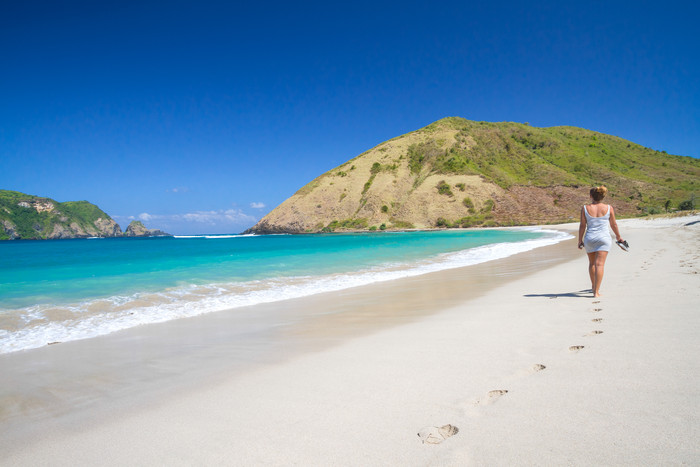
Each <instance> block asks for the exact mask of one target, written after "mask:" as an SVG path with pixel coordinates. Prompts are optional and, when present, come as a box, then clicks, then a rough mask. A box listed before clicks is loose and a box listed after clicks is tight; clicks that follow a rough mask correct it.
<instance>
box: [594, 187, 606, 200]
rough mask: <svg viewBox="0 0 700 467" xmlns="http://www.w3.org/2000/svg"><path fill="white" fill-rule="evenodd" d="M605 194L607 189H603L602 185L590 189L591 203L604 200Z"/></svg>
mask: <svg viewBox="0 0 700 467" xmlns="http://www.w3.org/2000/svg"><path fill="white" fill-rule="evenodd" d="M607 193H608V189H607V188H605V187H604V186H603V185H601V186H597V187H595V188H591V198H593V201H600V200H602V199H603V198H605V195H606V194H607Z"/></svg>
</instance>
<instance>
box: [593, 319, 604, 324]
mask: <svg viewBox="0 0 700 467" xmlns="http://www.w3.org/2000/svg"><path fill="white" fill-rule="evenodd" d="M591 321H593V322H594V323H600V322H601V321H603V318H593V319H592V320H591Z"/></svg>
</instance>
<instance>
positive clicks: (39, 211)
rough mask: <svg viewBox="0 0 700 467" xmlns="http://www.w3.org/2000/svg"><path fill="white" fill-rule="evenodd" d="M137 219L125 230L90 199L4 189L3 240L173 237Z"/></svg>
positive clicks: (0, 210)
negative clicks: (65, 198)
mask: <svg viewBox="0 0 700 467" xmlns="http://www.w3.org/2000/svg"><path fill="white" fill-rule="evenodd" d="M169 235H170V234H167V233H165V232H163V231H161V230H156V229H153V230H149V229H147V228H146V227H145V226H144V225H143V223H141V222H140V221H133V222H131V223H130V224H129V226H128V227H127V229H126V231H125V232H123V233H122V230H121V227H119V224H117V223H116V222H115V221H114V220H113V219H112V218H111V217H110V216H109V215H108V214H107V213H105V212H104V211H102V210H101V209H100V208H99V207H97V206H95V205H94V204H92V203H89V202H87V201H67V202H64V203H59V202H58V201H55V200H53V199H51V198H45V197H40V196H34V195H28V194H25V193H20V192H18V191H9V190H0V240H41V239H61V238H88V237H153V236H169Z"/></svg>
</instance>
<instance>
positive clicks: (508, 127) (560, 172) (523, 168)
mask: <svg viewBox="0 0 700 467" xmlns="http://www.w3.org/2000/svg"><path fill="white" fill-rule="evenodd" d="M446 127H447V128H453V129H456V130H458V133H457V134H456V135H455V137H454V141H448V140H445V139H444V138H430V137H428V138H427V139H426V141H425V142H424V143H420V144H417V145H413V147H412V148H409V152H408V154H407V157H408V158H409V161H410V164H411V167H412V169H414V170H420V169H423V167H424V166H427V167H428V169H429V170H430V171H433V172H436V173H445V174H474V175H481V176H483V177H485V178H487V179H489V180H491V181H493V182H494V183H496V184H498V185H499V186H501V187H503V188H510V187H512V186H513V185H532V186H540V187H546V186H552V185H562V186H579V185H586V186H588V185H594V184H606V185H609V186H610V187H613V188H614V189H615V190H617V191H620V192H624V195H625V196H627V197H629V199H636V200H638V201H639V206H640V207H642V208H644V207H656V208H661V207H662V206H663V205H664V204H665V202H666V201H667V200H671V205H673V206H676V205H678V204H679V203H680V202H681V201H683V200H684V199H687V198H688V196H689V195H690V193H692V192H694V191H695V190H697V189H698V187H699V185H698V183H700V160H698V159H693V158H690V157H683V156H672V155H669V154H666V153H665V152H664V151H656V150H653V149H650V148H646V147H643V146H640V145H638V144H635V143H633V142H631V141H627V140H624V139H622V138H618V137H616V136H610V135H606V134H602V133H597V132H594V131H589V130H584V129H582V128H575V127H565V126H562V127H552V128H534V127H531V126H529V125H527V124H520V123H488V122H472V121H469V120H465V119H462V118H456V117H452V118H446V119H443V120H440V121H438V122H435V123H433V124H431V125H429V126H427V127H425V128H424V129H422V130H419V131H421V132H424V133H426V134H427V135H430V133H439V130H441V129H444V128H446Z"/></svg>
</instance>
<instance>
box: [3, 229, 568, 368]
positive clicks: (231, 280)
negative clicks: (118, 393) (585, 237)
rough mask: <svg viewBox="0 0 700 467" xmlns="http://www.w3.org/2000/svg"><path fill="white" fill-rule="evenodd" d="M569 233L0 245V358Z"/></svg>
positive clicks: (472, 258)
mask: <svg viewBox="0 0 700 467" xmlns="http://www.w3.org/2000/svg"><path fill="white" fill-rule="evenodd" d="M567 238H570V237H569V235H567V234H565V233H562V232H558V231H552V230H540V229H535V228H516V229H475V230H445V231H413V232H377V233H346V234H345V233H333V234H308V235H240V234H228V235H225V234H219V235H177V236H173V237H153V238H98V239H75V240H37V241H14V242H1V243H0V262H1V263H2V264H3V268H2V269H1V270H0V354H4V353H10V352H15V351H20V350H28V349H32V348H37V347H41V346H44V345H47V344H50V343H55V342H67V341H72V340H77V339H85V338H90V337H96V336H101V335H105V334H109V333H112V332H116V331H119V330H122V329H128V328H132V327H135V326H140V325H146V324H152V323H159V322H165V321H169V320H173V319H179V318H186V317H192V316H197V315H201V314H204V313H211V312H219V311H224V310H234V309H236V308H240V307H243V306H250V305H256V304H259V303H270V302H276V301H281V300H288V299H292V298H300V297H305V296H309V295H314V294H318V293H324V292H331V291H337V290H343V289H347V288H350V287H357V286H362V285H368V284H372V283H376V282H382V281H387V280H393V279H400V278H403V277H411V276H416V275H420V274H426V273H430V272H435V271H440V270H445V269H451V268H457V267H464V266H469V265H472V264H479V263H483V262H486V261H492V260H495V259H500V258H504V257H507V256H511V255H514V254H517V253H520V252H524V251H528V250H532V249H534V248H539V247H542V246H546V245H551V244H554V243H557V242H559V241H562V240H564V239H567ZM269 324H270V325H271V326H272V325H275V323H269Z"/></svg>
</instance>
